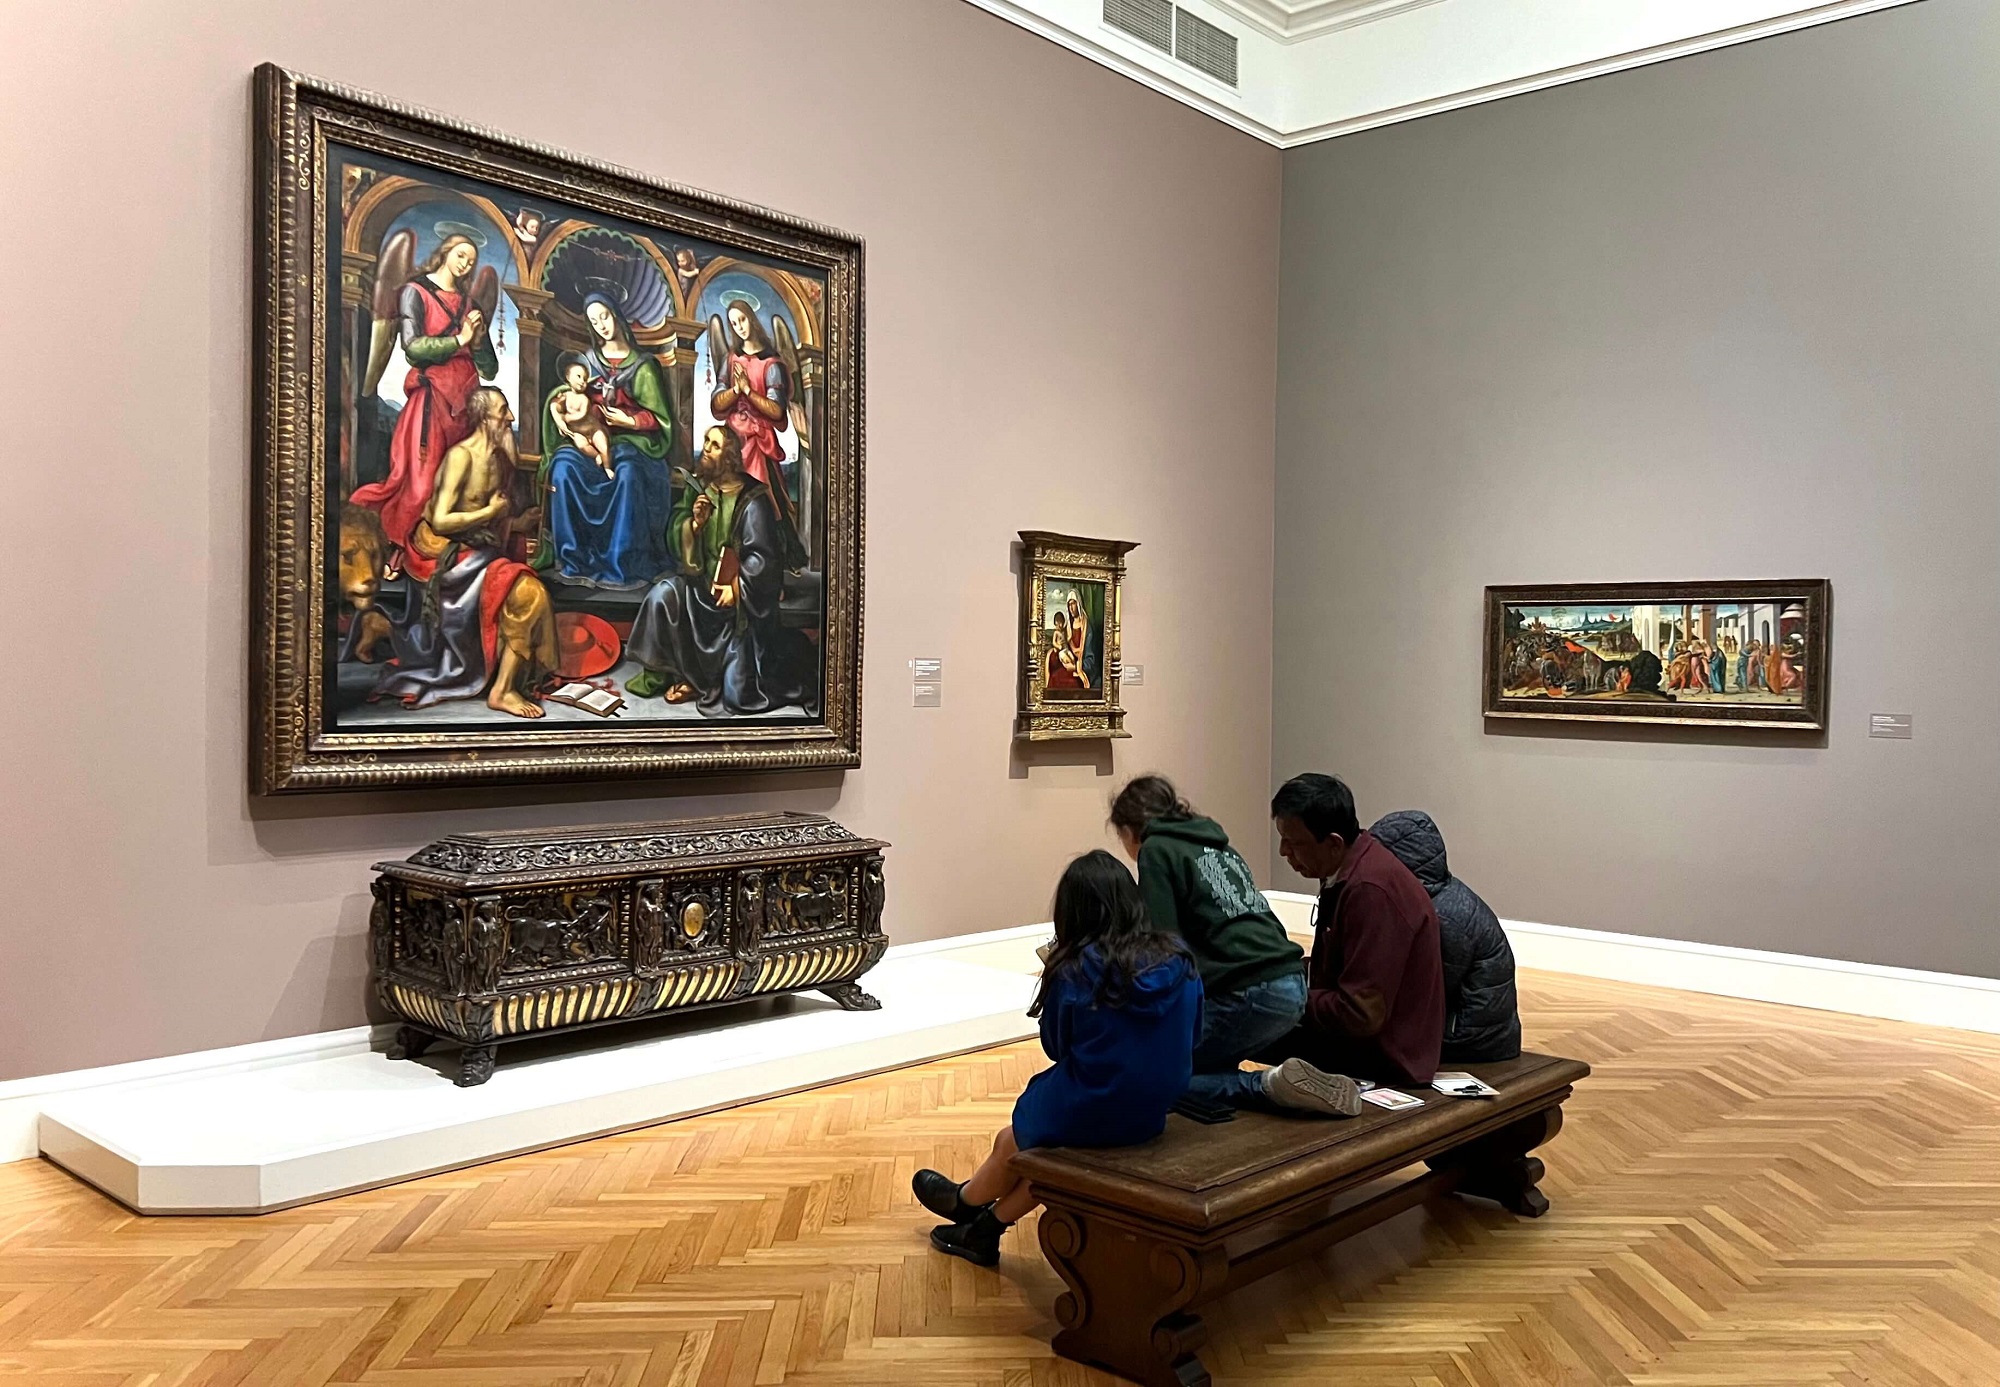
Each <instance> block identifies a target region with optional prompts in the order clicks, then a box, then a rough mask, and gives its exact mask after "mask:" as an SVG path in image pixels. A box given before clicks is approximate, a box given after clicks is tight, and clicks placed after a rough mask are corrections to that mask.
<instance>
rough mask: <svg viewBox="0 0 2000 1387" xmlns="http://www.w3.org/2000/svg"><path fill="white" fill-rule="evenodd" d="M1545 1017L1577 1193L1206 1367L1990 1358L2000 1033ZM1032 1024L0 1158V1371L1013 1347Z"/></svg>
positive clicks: (1558, 1184) (1788, 1364) (1030, 1309)
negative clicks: (483, 1156)
mask: <svg viewBox="0 0 2000 1387" xmlns="http://www.w3.org/2000/svg"><path fill="white" fill-rule="evenodd" d="M1523 983H1524V987H1523V991H1524V997H1525V1003H1526V1009H1527V1012H1528V1016H1529V1027H1528V1029H1529V1042H1530V1045H1531V1046H1532V1047H1533V1048H1535V1049H1540V1050H1551V1051H1556V1052H1560V1053H1563V1054H1571V1055H1576V1056H1578V1057H1580V1058H1583V1059H1587V1060H1589V1061H1590V1062H1591V1063H1592V1064H1593V1065H1594V1066H1596V1071H1597V1072H1596V1074H1595V1076H1594V1077H1593V1078H1591V1079H1590V1080H1589V1081H1588V1082H1586V1083H1585V1084H1584V1085H1582V1086H1581V1087H1580V1088H1579V1090H1578V1092H1577V1095H1576V1097H1575V1098H1574V1099H1573V1100H1572V1101H1571V1104H1570V1106H1569V1109H1568V1113H1569V1121H1568V1124H1567V1126H1566V1127H1565V1129H1564V1131H1563V1133H1562V1135H1561V1136H1560V1137H1559V1138H1558V1139H1557V1140H1556V1141H1555V1142H1554V1143H1553V1144H1552V1145H1550V1146H1549V1147H1548V1148H1546V1149H1545V1150H1544V1152H1543V1153H1542V1154H1543V1155H1544V1156H1545V1157H1546V1159H1547V1161H1548V1165H1549V1171H1550V1175H1549V1179H1548V1181H1547V1183H1546V1184H1545V1185H1544V1189H1545V1190H1546V1191H1547V1192H1548V1193H1549V1195H1550V1196H1551V1198H1552V1199H1553V1200H1554V1205H1555V1207H1554V1210H1553V1211H1552V1212H1551V1214H1550V1215H1549V1216H1548V1217H1547V1218H1545V1219H1543V1220H1541V1221H1540V1222H1532V1223H1530V1222H1517V1221H1515V1220H1514V1219H1512V1218H1511V1217H1509V1216H1507V1215H1505V1214H1502V1213H1500V1212H1498V1211H1497V1210H1494V1209H1492V1208H1489V1207H1485V1206H1474V1205H1469V1204H1459V1203H1456V1202H1449V1201H1448V1202H1443V1203H1440V1204H1439V1205H1437V1206H1434V1207H1432V1208H1430V1209H1420V1210H1415V1211H1412V1212H1411V1213H1408V1214H1405V1215H1404V1216H1402V1217H1401V1218H1399V1219H1397V1220H1395V1221H1394V1222H1392V1223H1390V1224H1387V1225H1384V1226H1383V1227H1382V1228H1379V1229H1377V1230H1375V1231H1374V1232H1373V1233H1370V1234H1368V1235H1365V1236H1363V1237H1361V1238H1358V1239H1355V1240H1352V1241H1350V1242H1348V1243H1345V1244H1343V1245H1342V1246H1340V1247H1338V1248H1336V1249H1334V1250H1333V1251H1331V1252H1329V1253H1327V1254H1326V1255H1324V1256H1323V1257H1321V1258H1320V1259H1319V1260H1318V1261H1317V1262H1314V1263H1308V1264H1305V1265H1303V1266H1301V1267H1299V1268H1297V1269H1294V1270H1292V1271H1290V1272H1287V1273H1284V1274H1281V1275H1279V1276H1276V1277H1273V1278H1271V1279H1269V1280H1267V1281H1265V1282H1263V1283H1261V1284H1259V1285H1256V1286H1253V1287H1251V1288H1249V1289H1248V1290H1246V1291H1244V1292H1241V1293H1239V1294H1238V1295H1236V1296H1235V1297H1233V1298H1232V1299H1231V1300H1229V1301H1228V1302H1225V1303H1224V1305H1223V1306H1222V1307H1220V1308H1219V1309H1217V1310H1216V1311H1214V1312H1211V1313H1210V1314H1209V1315H1208V1320H1209V1323H1210V1326H1211V1338H1210V1343H1209V1347H1208V1348H1207V1350H1206V1351H1205V1353H1204V1358H1205V1359H1206V1361H1207V1362H1208V1364H1209V1366H1210V1368H1211V1369H1212V1370H1213V1371H1214V1372H1215V1374H1216V1377H1217V1378H1218V1380H1219V1381H1222V1382H1225V1383H1232V1384H1241V1383H1267V1382H1270V1383H1297V1384H1305V1383H1314V1384H1342V1387H1514V1385H1515V1384H1534V1385H1535V1387H1546V1385H1548V1384H1560V1385H1561V1387H1584V1385H1585V1384H1593V1385H1594V1384H1631V1387H1756V1385H1757V1384H1783V1385H1784V1387H1863V1384H1866V1387H1899V1385H1900V1384H1924V1385H1925V1387H1930V1385H1931V1384H1953V1385H1954V1387H1991V1384H1995V1383H2000V1038H1992V1037H1980V1036H1973V1035H1969V1034H1966V1033H1961V1032H1951V1031H1942V1030H1925V1029H1922V1028H1918V1027H1911V1026H1899V1025H1894V1024H1890V1023H1884V1022H1871V1021H1862V1020H1856V1019H1852V1018H1846V1017H1839V1016H1833V1015H1828V1014H1823V1013H1818V1012H1806V1011H1796V1010H1788V1009H1785V1008H1779V1007H1769V1006H1760V1005H1756V1004H1752V1003H1742V1002H1733V1001H1725V1000H1719V999H1715V998H1708V997H1698V996H1693V995H1689V994H1685V993H1674V992H1664V991H1657V990H1652V989H1646V988H1639V987H1629V986H1623V985H1619V984H1613V983H1601V982H1594V981H1589V980H1584V979H1577V978H1565V977H1555V976H1550V975H1530V976H1528V977H1525V978H1524V979H1523ZM1039 1063H1040V1057H1039V1055H1038V1054H1037V1053H1035V1052H1034V1051H1033V1050H1032V1047H1028V1046H1015V1047H1010V1048H1007V1049H1002V1050H995V1051H989V1052H986V1053H983V1054H977V1055H972V1056H968V1057H966V1058H962V1059H956V1060H951V1061H947V1062H943V1063H939V1064H932V1065H927V1066H924V1067H923V1068H920V1069H913V1070H907V1071H904V1072H901V1073H896V1074H891V1075H887V1076H883V1077H879V1078H875V1079H869V1080H865V1081H861V1082H856V1083H851V1084H845V1085H841V1086H839V1087H836V1088H829V1089H823V1090H819V1091H817V1092H813V1093H807V1094H803V1095H800V1096H797V1097H793V1098H786V1099H782V1100H778V1101H774V1102H768V1103H761V1104H757V1105H755V1106H752V1107H747V1108H742V1109H738V1110H735V1111H732V1112H725V1113H720V1114H717V1115H714V1116H710V1117H704V1118H699V1119H694V1120H690V1121H685V1122H678V1123H673V1124H669V1125H666V1126H661V1127H655V1128H652V1129H650V1130H647V1131H643V1132H637V1133H632V1134H629V1135H626V1136H621V1137H616V1138H609V1139H605V1140H601V1141H596V1142H591V1143H588V1144H585V1145H579V1146H572V1147H567V1148H563V1149H561V1150H556V1151H550V1152H546V1153H542V1154H539V1155H534V1156H527V1157H522V1158H518V1159H514V1160H509V1161H503V1162H499V1163H496V1164H493V1165H488V1166H483V1167H480V1168H478V1169H474V1170H468V1171H463V1172H459V1173H456V1174H451V1175H442V1176H435V1177H432V1178H430V1179H425V1180H419V1181H415V1182H413V1183H410V1184H407V1185H402V1186H399V1187H396V1188H394V1189H387V1190H379V1191H376V1192H374V1193H370V1194H362V1195H353V1196H349V1197H347V1198H343V1199H336V1200H332V1201H330V1202H327V1203H323V1204H317V1205H313V1206H310V1207H307V1208H302V1209H296V1210H292V1211H290V1212H286V1213H279V1214H271V1215H267V1216H265V1217H262V1218H255V1219H247V1218H246V1219H142V1218H135V1217H132V1216H131V1215H128V1214H127V1213H125V1212H124V1211H123V1210H122V1209H120V1208H119V1207H118V1206H117V1205H115V1204H113V1203H112V1202H111V1201H110V1200H108V1199H106V1198H104V1197H103V1196H101V1195H98V1194H96V1193H95V1192H93V1191H91V1190H89V1189H87V1188H85V1187H84V1186H82V1185H79V1184H77V1183H75V1182H74V1181H72V1180H71V1179H69V1177H67V1176H66V1175H64V1174H63V1173H62V1172H61V1171H59V1170H56V1169H54V1168H53V1167H50V1166H46V1165H43V1164H40V1163H38V1162H22V1163H19V1164H15V1165H11V1166H5V1167H0V1382H5V1381H11V1380H24V1379H25V1380H32V1381H34V1382H38V1383H50V1384H71V1385H72V1387H86V1384H87V1385H88V1387H114V1385H116V1387H169V1384H174V1385H178V1384H203V1385H204V1387H223V1385H224V1384H258V1387H292V1384H318V1383H358V1384H370V1387H556V1384H562V1387H585V1385H586V1384H588V1385H589V1387H612V1384H618V1385H619V1387H641V1385H642V1384H644V1385H645V1387H723V1385H724V1384H732V1385H739V1384H740V1387H751V1384H766V1383H771V1384H775V1383H789V1384H799V1385H801V1387H834V1385H835V1384H843V1385H845V1384H854V1385H856V1387H887V1384H902V1383H911V1384H916V1383H921V1384H943V1385H945V1387H957V1385H958V1384H963V1385H964V1387H973V1384H980V1385H981V1387H1025V1385H1026V1384H1038V1385H1043V1387H1058V1385H1060V1384H1086V1383H1088V1384H1108V1383H1111V1382H1113V1381H1114V1379H1111V1378H1107V1377H1104V1376H1102V1375H1100V1374H1097V1373H1093V1372H1089V1371H1086V1370H1084V1369H1080V1368H1077V1367H1075V1366H1073V1365H1070V1364H1067V1363H1065V1362H1063V1361H1061V1360H1059V1359H1055V1358H1053V1357H1051V1356H1050V1353H1049V1350H1048V1337H1049V1334H1050V1332H1051V1330H1052V1328H1053V1326H1052V1323H1051V1319H1050V1313H1049V1306H1050V1303H1051V1301H1052V1300H1053V1298H1054V1296H1055V1294H1056V1292H1057V1291H1058V1289H1059V1286H1058V1284H1057V1282H1056V1280H1055V1278H1054V1276H1053V1275H1052V1274H1051V1273H1050V1272H1049V1271H1048V1270H1047V1269H1046V1267H1044V1265H1043V1264H1042V1262H1041V1260H1040V1257H1039V1255H1038V1254H1037V1253H1036V1251H1035V1244H1034V1240H1033V1235H1032V1233H1030V1232H1028V1231H1026V1230H1023V1231H1021V1232H1018V1233H1016V1234H1014V1235H1013V1236H1012V1239H1011V1243H1010V1245H1009V1246H1008V1247H1007V1249H1006V1251H1007V1254H1008V1255H1007V1256H1006V1258H1005V1260H1004V1261H1003V1263H1002V1266H1001V1269H1000V1271H999V1272H998V1273H993V1272H981V1271H977V1270H975V1269H973V1268H971V1267H969V1266H967V1265H965V1264H964V1263H961V1262H955V1261H948V1260H946V1259H944V1258H941V1257H937V1256H934V1255H932V1254H931V1253H930V1252H929V1251H928V1250H927V1249H926V1247H925V1244H924V1236H923V1235H924V1231H925V1229H926V1228H927V1227H928V1226H929V1224H930V1222H931V1220H930V1219H929V1218H928V1217H927V1216H926V1215H924V1214H923V1213H922V1211H921V1210H918V1209H916V1208H915V1207H914V1205H913V1204H912V1201H911V1199H910V1195H909V1177H910V1173H911V1172H912V1171H913V1170H915V1169H916V1168H917V1167H919V1166H921V1165H927V1164H935V1165H941V1166H944V1167H946V1168H949V1169H954V1170H964V1169H967V1168H968V1167H969V1165H970V1164H971V1162H972V1161H973V1160H974V1159H975V1158H976V1156H977V1155H978V1154H979V1153H980V1152H981V1151H982V1150H983V1148H984V1145H985V1142H986V1140H987V1137H988V1135H989V1134H990V1132H991V1131H992V1129H993V1128H994V1127H996V1126H997V1125H998V1124H999V1123H1000V1122H1002V1121H1003V1120H1004V1119H1005V1117H1006V1114H1007V1111H1008V1107H1009V1104H1010V1101H1011V1098H1012V1095H1013V1094H1014V1093H1015V1092H1016V1090H1018V1089H1019V1087H1020V1086H1021V1084H1022V1083H1023V1082H1024V1081H1025V1080H1026V1078H1027V1077H1028V1075H1029V1074H1030V1073H1031V1072H1032V1071H1033V1070H1034V1069H1035V1068H1036V1067H1037V1066H1038V1065H1039Z"/></svg>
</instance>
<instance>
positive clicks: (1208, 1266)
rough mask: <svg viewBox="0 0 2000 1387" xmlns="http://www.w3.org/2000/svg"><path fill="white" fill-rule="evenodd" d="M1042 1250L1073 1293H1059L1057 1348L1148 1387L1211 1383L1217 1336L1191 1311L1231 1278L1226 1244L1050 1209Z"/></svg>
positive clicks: (1044, 1217) (1043, 1220)
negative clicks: (1211, 1343)
mask: <svg viewBox="0 0 2000 1387" xmlns="http://www.w3.org/2000/svg"><path fill="white" fill-rule="evenodd" d="M1041 1239H1042V1255H1043V1256H1045V1257H1047V1258H1048V1260H1049V1265H1050V1266H1052V1267H1054V1268H1055V1269H1056V1272H1057V1273H1058V1274H1059V1275H1060V1276H1061V1277H1062V1279H1063V1282H1064V1284H1065V1285H1067V1286H1068V1287H1069V1290H1068V1291H1066V1292H1064V1293H1063V1294H1062V1295H1060V1296H1058V1297H1057V1298H1056V1306H1055V1311H1056V1321H1057V1323H1059V1324H1061V1325H1062V1329H1061V1331H1060V1332H1059V1333H1058V1334H1057V1335H1056V1337H1055V1351H1056V1352H1057V1353H1059V1354H1061V1355H1062V1356H1063V1357H1065V1358H1069V1359H1073V1360H1075V1361H1076V1362H1079V1363H1088V1364H1091V1365H1092V1366H1095V1367H1100V1368H1104V1369H1106V1370H1108V1371H1110V1372H1114V1373H1117V1374H1118V1375H1119V1376H1121V1377H1125V1378H1129V1379H1131V1380H1132V1381H1134V1382H1139V1383H1143V1384H1145V1387H1207V1384H1208V1382H1209V1376H1208V1369H1206V1368H1204V1367H1203V1366H1202V1364H1201V1359H1199V1358H1197V1357H1196V1356H1195V1351H1196V1350H1197V1349H1199V1348H1200V1347H1201V1346H1202V1344H1203V1342H1204V1341H1205V1340H1206V1339H1207V1337H1208V1334H1207V1329H1206V1327H1205V1326H1204V1325H1203V1324H1202V1322H1201V1317H1200V1316H1198V1315H1195V1314H1192V1313H1190V1312H1189V1311H1190V1307H1192V1306H1194V1305H1197V1304H1200V1303H1201V1302H1202V1301H1203V1300H1206V1299H1207V1298H1208V1297H1210V1296H1212V1295H1214V1294H1215V1293H1216V1292H1217V1291H1219V1290H1220V1289H1221V1287H1222V1283H1223V1282H1224V1281H1225V1280H1226V1279H1227V1277H1228V1274H1229V1264H1228V1260H1227V1258H1225V1257H1224V1256H1223V1254H1222V1253H1221V1251H1220V1250H1219V1249H1208V1250H1205V1251H1204V1250H1200V1249H1195V1248H1189V1247H1185V1246H1182V1245H1181V1244H1179V1243H1175V1242H1172V1241H1169V1240H1166V1239H1161V1238H1153V1237H1148V1236H1146V1235H1143V1234H1140V1233H1136V1232H1133V1231H1132V1230H1130V1229H1128V1228H1125V1227H1122V1226H1119V1225H1117V1224H1113V1223H1109V1222H1107V1221H1105V1220H1103V1219H1101V1218H1097V1217H1095V1216H1093V1215H1092V1214H1090V1213H1089V1212H1087V1211H1085V1210H1080V1209H1067V1208H1059V1207H1053V1206H1051V1207H1047V1208H1044V1209H1043V1210H1042V1218H1041Z"/></svg>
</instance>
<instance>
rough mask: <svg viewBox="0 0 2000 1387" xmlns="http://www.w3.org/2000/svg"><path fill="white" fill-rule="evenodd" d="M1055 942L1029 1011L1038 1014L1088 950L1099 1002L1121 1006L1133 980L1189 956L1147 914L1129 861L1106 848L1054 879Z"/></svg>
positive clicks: (1095, 999)
mask: <svg viewBox="0 0 2000 1387" xmlns="http://www.w3.org/2000/svg"><path fill="white" fill-rule="evenodd" d="M1055 917H1056V945H1055V948H1053V949H1051V950H1050V951H1049V956H1048V958H1047V960H1046V961H1045V962H1044V963H1043V965H1042V985H1041V986H1040V987H1039V988H1037V989H1036V990H1035V1003H1034V1005H1033V1006H1031V1007H1029V1008H1028V1015H1030V1016H1040V1015H1041V1014H1042V1006H1043V1004H1044V1003H1045V1002H1047V1000H1048V997H1049V989H1050V988H1051V987H1053V986H1055V984H1056V982H1057V980H1058V979H1060V978H1061V977H1063V976H1064V975H1065V974H1067V973H1070V972H1072V971H1073V970H1075V969H1077V968H1080V967H1081V966H1082V964H1083V957H1084V954H1085V952H1086V951H1088V952H1089V953H1090V954H1091V955H1092V956H1093V957H1094V958H1095V959H1096V962H1097V968H1098V973H1097V987H1096V991H1095V993H1094V995H1093V996H1092V998H1091V1002H1092V1004H1093V1005H1095V1006H1107V1007H1121V1006H1124V1005H1125V1002H1126V1000H1127V999H1128V998H1129V997H1130V995H1131V991H1132V980H1133V979H1134V978H1136V977H1138V976H1139V975H1140V974H1141V973H1143V972H1145V971H1146V970H1147V969H1149V968H1155V967H1158V966H1159V965H1160V964H1162V963H1165V962H1166V961H1167V960H1169V959H1173V958H1183V959H1184V958H1187V957H1188V952H1187V946H1186V945H1185V944H1183V943H1182V942H1181V940H1180V936H1178V935H1173V934H1160V933H1158V932H1157V931H1155V930H1154V929H1153V926H1152V921H1151V920H1150V919H1149V918H1148V916H1147V914H1146V898H1145V897H1143V896H1141V895H1140V894H1139V883H1137V882H1136V881H1134V880H1132V874H1131V873H1130V872H1128V871H1126V870H1125V864H1124V863H1123V862H1120V861H1119V860H1118V859H1117V858H1115V857H1113V856H1112V855H1111V854H1110V853H1108V852H1105V851H1104V850H1103V849H1102V848H1099V849H1096V850H1095V851H1092V852H1087V853H1085V854H1084V855H1083V856H1081V857H1079V858H1077V859H1076V860H1075V861H1074V862H1071V863H1070V864H1069V867H1068V868H1067V869H1066V870H1065V871H1064V872H1063V874H1062V880H1061V881H1059V882H1057V883H1056V904H1055Z"/></svg>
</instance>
